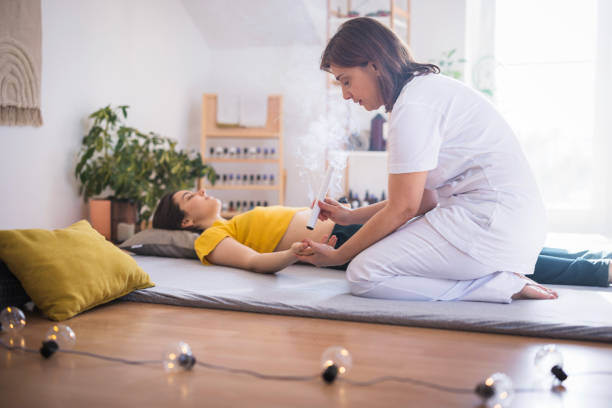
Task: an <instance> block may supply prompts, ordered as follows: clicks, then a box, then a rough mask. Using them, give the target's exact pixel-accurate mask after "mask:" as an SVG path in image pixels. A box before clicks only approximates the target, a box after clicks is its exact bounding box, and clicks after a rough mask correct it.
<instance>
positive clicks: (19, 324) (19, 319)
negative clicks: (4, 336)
mask: <svg viewBox="0 0 612 408" xmlns="http://www.w3.org/2000/svg"><path fill="white" fill-rule="evenodd" d="M25 325H26V319H25V315H24V314H23V312H22V311H21V309H19V308H18V307H15V306H8V307H5V308H4V309H2V312H0V330H2V331H3V332H7V333H17V332H20V331H21V330H23V328H24V327H25Z"/></svg>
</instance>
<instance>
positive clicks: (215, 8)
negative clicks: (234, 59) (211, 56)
mask: <svg viewBox="0 0 612 408" xmlns="http://www.w3.org/2000/svg"><path fill="white" fill-rule="evenodd" d="M182 2H183V5H184V6H185V9H186V11H187V13H188V14H189V15H190V16H191V18H192V19H193V22H194V24H195V25H196V27H197V28H198V30H199V31H200V32H201V33H202V37H203V38H204V40H205V41H206V43H207V45H208V46H209V47H210V48H213V49H221V48H222V49H226V48H244V47H279V46H281V47H282V46H290V45H306V46H308V45H313V46H314V45H321V44H323V42H324V41H325V38H324V37H325V24H326V23H325V18H326V15H325V4H326V3H325V0H182Z"/></svg>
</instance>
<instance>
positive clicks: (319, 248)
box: [297, 239, 347, 266]
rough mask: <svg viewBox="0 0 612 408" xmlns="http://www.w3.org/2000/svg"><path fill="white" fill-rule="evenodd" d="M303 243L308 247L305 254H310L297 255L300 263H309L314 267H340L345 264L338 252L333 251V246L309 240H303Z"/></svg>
mask: <svg viewBox="0 0 612 408" xmlns="http://www.w3.org/2000/svg"><path fill="white" fill-rule="evenodd" d="M303 242H304V243H306V244H307V245H308V249H307V251H305V252H310V253H309V254H304V255H302V254H298V255H297V258H298V260H300V261H302V262H306V263H310V264H313V265H314V266H332V265H342V264H345V263H346V262H347V261H346V260H344V259H342V256H341V255H340V252H339V251H338V250H337V249H334V247H333V246H331V245H328V243H320V242H315V241H312V240H310V239H305V240H304V241H303ZM328 242H329V241H328Z"/></svg>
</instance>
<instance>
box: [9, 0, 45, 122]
mask: <svg viewBox="0 0 612 408" xmlns="http://www.w3.org/2000/svg"><path fill="white" fill-rule="evenodd" d="M41 44H42V26H41V6H40V0H0V125H1V126H42V116H41V114H40V75H41V66H42V56H41Z"/></svg>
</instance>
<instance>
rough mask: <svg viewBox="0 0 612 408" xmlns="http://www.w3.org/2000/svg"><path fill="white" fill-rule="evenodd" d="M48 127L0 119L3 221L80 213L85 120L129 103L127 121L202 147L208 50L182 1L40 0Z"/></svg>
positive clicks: (3, 225) (58, 221) (23, 223)
mask: <svg viewBox="0 0 612 408" xmlns="http://www.w3.org/2000/svg"><path fill="white" fill-rule="evenodd" d="M42 25H43V27H42V31H43V48H42V60H43V68H42V91H41V92H42V94H41V105H42V115H43V120H44V125H43V126H42V127H40V128H31V127H19V128H18V127H0V195H1V197H2V208H1V211H0V229H9V228H33V227H36V228H60V227H65V226H67V225H69V224H70V223H72V222H74V221H77V220H78V219H80V218H84V217H86V215H87V214H86V207H85V205H84V204H83V201H82V199H81V198H80V197H79V196H78V190H77V186H76V182H75V179H74V177H73V172H74V164H75V156H76V153H77V151H78V149H79V146H80V143H81V138H82V136H83V135H84V133H85V128H84V118H86V117H87V115H88V114H89V113H91V112H93V111H94V110H95V109H97V108H99V107H102V106H105V105H107V104H109V103H112V104H114V105H115V104H127V105H130V106H131V108H130V112H129V116H128V119H129V121H128V123H129V124H130V125H133V126H135V127H138V128H140V129H141V130H144V131H150V130H151V131H156V132H158V133H161V134H163V135H166V136H170V137H173V138H175V139H178V140H179V146H180V147H191V148H198V146H199V126H200V101H201V92H202V89H205V88H206V84H207V83H208V78H209V75H208V73H209V70H210V66H211V62H210V52H209V49H208V47H207V45H206V43H205V42H204V41H203V39H202V37H201V35H200V33H199V31H198V30H197V29H196V28H195V26H194V24H193V22H192V20H191V18H190V16H189V15H188V14H187V13H186V11H185V9H184V7H183V6H182V3H181V2H177V1H173V0H155V1H151V0H130V1H123V0H106V1H80V0H43V2H42Z"/></svg>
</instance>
